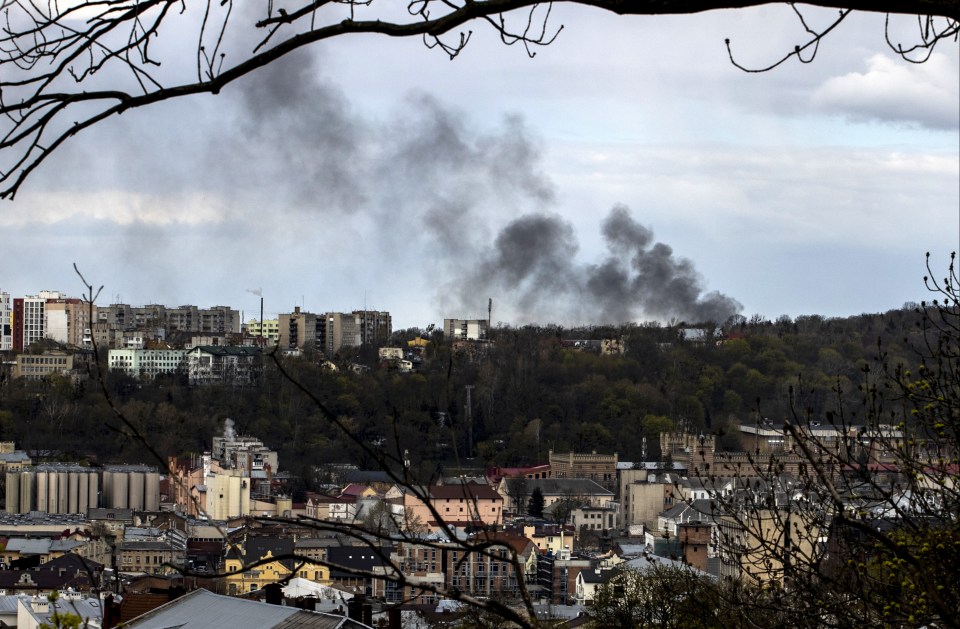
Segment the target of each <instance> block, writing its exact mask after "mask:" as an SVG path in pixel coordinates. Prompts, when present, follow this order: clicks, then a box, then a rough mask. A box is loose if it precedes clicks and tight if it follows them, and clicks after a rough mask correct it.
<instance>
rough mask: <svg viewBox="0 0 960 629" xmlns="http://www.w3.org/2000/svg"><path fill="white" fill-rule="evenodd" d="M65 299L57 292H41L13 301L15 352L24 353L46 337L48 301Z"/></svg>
mask: <svg viewBox="0 0 960 629" xmlns="http://www.w3.org/2000/svg"><path fill="white" fill-rule="evenodd" d="M58 299H64V296H63V295H61V294H60V293H58V292H56V291H40V294H39V295H32V296H29V297H22V298H21V297H17V298H15V299H14V300H13V321H12V325H13V350H14V351H17V352H22V351H24V350H25V349H26V348H29V347H30V345H31V344H32V343H35V342H36V341H39V340H40V339H42V338H43V337H44V329H45V327H46V326H45V324H46V319H45V317H44V312H45V310H46V304H47V301H48V300H58Z"/></svg>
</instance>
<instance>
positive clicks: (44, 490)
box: [36, 471, 50, 511]
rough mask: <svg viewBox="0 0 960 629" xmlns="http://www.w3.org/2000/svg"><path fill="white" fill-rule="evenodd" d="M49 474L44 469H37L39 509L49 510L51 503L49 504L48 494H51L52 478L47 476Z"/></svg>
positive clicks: (37, 505)
mask: <svg viewBox="0 0 960 629" xmlns="http://www.w3.org/2000/svg"><path fill="white" fill-rule="evenodd" d="M48 476H49V474H47V473H46V472H42V471H37V503H36V507H37V511H47V509H49V508H50V507H49V505H48V504H47V496H49V495H50V480H49V479H48V478H47V477H48Z"/></svg>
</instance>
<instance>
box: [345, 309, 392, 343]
mask: <svg viewBox="0 0 960 629" xmlns="http://www.w3.org/2000/svg"><path fill="white" fill-rule="evenodd" d="M353 316H354V318H355V319H356V322H357V325H359V326H360V344H361V345H382V344H384V343H386V342H387V341H388V340H390V335H391V334H393V319H392V318H391V317H390V313H389V312H386V311H379V310H354V311H353Z"/></svg>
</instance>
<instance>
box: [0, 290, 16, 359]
mask: <svg viewBox="0 0 960 629" xmlns="http://www.w3.org/2000/svg"><path fill="white" fill-rule="evenodd" d="M12 349H13V305H12V303H11V301H10V293H4V292H2V291H0V352H9V351H10V350H12Z"/></svg>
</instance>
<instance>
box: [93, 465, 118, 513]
mask: <svg viewBox="0 0 960 629" xmlns="http://www.w3.org/2000/svg"><path fill="white" fill-rule="evenodd" d="M112 501H113V472H110V471H105V472H104V473H103V499H102V500H101V501H100V506H102V507H107V508H110V507H112V506H113V505H112V504H110V503H111V502H112ZM90 506H91V507H92V506H93V505H92V504H91V505H90Z"/></svg>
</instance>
